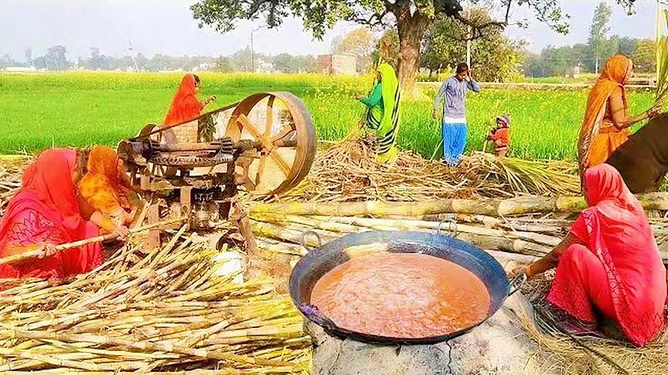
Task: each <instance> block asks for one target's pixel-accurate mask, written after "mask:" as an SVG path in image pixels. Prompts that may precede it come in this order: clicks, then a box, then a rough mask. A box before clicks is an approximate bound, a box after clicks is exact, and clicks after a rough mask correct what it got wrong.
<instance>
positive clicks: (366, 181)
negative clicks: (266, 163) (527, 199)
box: [278, 136, 580, 202]
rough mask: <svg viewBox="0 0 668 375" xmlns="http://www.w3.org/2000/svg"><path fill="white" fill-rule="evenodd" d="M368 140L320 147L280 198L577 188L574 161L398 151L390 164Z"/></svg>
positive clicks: (409, 197)
mask: <svg viewBox="0 0 668 375" xmlns="http://www.w3.org/2000/svg"><path fill="white" fill-rule="evenodd" d="M372 143H373V142H372V140H369V139H368V138H355V137H352V136H351V137H350V138H348V139H346V140H344V141H342V142H338V143H335V144H333V145H330V146H329V147H326V148H324V149H323V150H322V151H321V152H319V153H318V156H317V158H316V160H315V162H314V164H313V166H312V168H311V171H310V172H309V174H308V176H307V177H306V179H305V180H304V181H303V182H302V183H301V184H300V185H299V186H298V187H297V188H296V189H293V190H292V191H290V192H288V193H287V195H284V196H281V197H280V198H278V200H280V201H282V202H302V201H304V200H306V201H317V202H351V201H360V200H371V199H372V200H379V201H404V202H419V201H425V200H432V199H447V198H470V197H479V198H484V197H514V196H516V195H517V194H518V193H520V194H522V193H524V194H539V195H556V194H576V193H578V192H579V190H580V185H579V179H578V177H577V167H576V165H575V163H572V162H565V161H530V160H521V159H512V158H506V159H500V158H497V157H495V156H493V155H491V154H485V153H474V154H473V155H471V156H467V157H464V158H463V160H462V162H461V163H460V164H459V165H457V166H448V165H446V164H444V163H443V162H441V161H439V160H427V159H424V158H422V157H420V156H418V155H415V154H413V153H410V152H401V153H400V156H399V159H398V160H397V162H396V163H394V164H392V165H384V164H379V163H377V162H376V160H375V154H374V151H373V146H372Z"/></svg>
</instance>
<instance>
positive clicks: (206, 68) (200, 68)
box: [192, 62, 213, 73]
mask: <svg viewBox="0 0 668 375" xmlns="http://www.w3.org/2000/svg"><path fill="white" fill-rule="evenodd" d="M212 69H213V64H212V63H208V62H205V63H201V64H199V65H197V66H196V67H194V68H193V69H192V72H193V73H197V72H210V71H211V70H212Z"/></svg>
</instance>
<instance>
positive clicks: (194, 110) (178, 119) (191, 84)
mask: <svg viewBox="0 0 668 375" xmlns="http://www.w3.org/2000/svg"><path fill="white" fill-rule="evenodd" d="M196 88H197V82H196V81H195V76H194V75H193V74H190V73H189V74H186V75H185V76H183V79H182V80H181V85H180V86H179V90H178V91H177V92H176V95H174V99H173V100H172V105H171V107H170V108H169V112H168V113H167V116H166V117H165V125H176V124H181V123H185V122H188V121H191V120H194V119H196V118H197V117H199V116H200V114H201V111H202V109H203V108H204V106H203V105H202V103H200V102H199V101H198V100H197V97H196V94H197V92H196Z"/></svg>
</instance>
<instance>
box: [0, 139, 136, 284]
mask: <svg viewBox="0 0 668 375" xmlns="http://www.w3.org/2000/svg"><path fill="white" fill-rule="evenodd" d="M85 159H86V157H85V154H84V153H81V152H77V151H76V150H71V149H50V150H47V151H44V152H43V153H42V154H41V155H40V156H39V157H38V158H37V160H36V161H35V162H34V163H32V164H31V165H30V166H29V167H28V168H27V169H26V171H25V172H24V174H23V185H22V187H21V189H20V190H19V192H18V193H17V194H16V195H15V196H14V198H12V199H11V201H10V202H9V204H8V205H7V210H6V211H5V215H4V216H3V218H2V221H1V222H0V256H1V257H7V256H11V255H15V254H20V253H23V252H27V251H31V250H38V249H42V250H43V251H44V255H43V256H40V257H39V258H34V259H30V260H26V261H23V262H19V263H11V264H2V265H0V278H5V279H6V278H42V279H56V280H57V279H63V278H66V277H69V276H73V275H76V274H80V273H86V272H89V271H92V270H93V269H94V268H95V267H97V266H99V265H100V264H101V263H102V258H103V256H102V248H101V245H100V243H95V244H89V245H85V246H81V247H78V248H74V249H69V250H64V251H58V252H56V251H55V249H54V247H55V246H56V245H59V244H63V243H69V242H74V241H78V240H82V239H86V238H91V237H96V236H98V235H99V233H100V231H104V232H107V233H116V234H118V235H119V236H125V235H127V228H126V227H124V226H122V225H121V226H119V225H117V224H116V223H114V222H113V221H111V220H109V219H108V218H106V217H105V216H104V215H102V214H101V213H100V212H99V211H94V210H92V209H88V204H87V203H86V201H85V200H84V199H82V198H81V197H80V196H79V194H78V190H77V188H76V183H77V182H78V180H80V179H81V178H82V177H83V176H84V174H85V173H86V172H85V165H86V160H85ZM87 211H89V212H87Z"/></svg>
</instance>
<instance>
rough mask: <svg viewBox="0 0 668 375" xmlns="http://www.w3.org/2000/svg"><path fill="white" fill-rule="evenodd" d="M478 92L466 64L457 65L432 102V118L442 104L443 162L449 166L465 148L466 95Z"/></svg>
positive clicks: (457, 159)
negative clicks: (469, 92) (470, 92)
mask: <svg viewBox="0 0 668 375" xmlns="http://www.w3.org/2000/svg"><path fill="white" fill-rule="evenodd" d="M468 90H471V91H474V92H480V85H478V83H477V82H476V81H474V80H473V78H471V71H470V70H469V66H468V65H467V64H466V63H461V64H459V65H457V71H456V74H455V75H454V76H453V77H452V78H450V79H448V80H447V81H445V82H443V85H441V88H440V89H438V93H437V94H436V100H435V101H434V118H435V119H437V118H438V107H439V105H440V104H441V101H443V100H444V101H445V102H444V103H443V160H445V162H446V163H448V164H450V165H456V164H457V163H459V159H460V158H461V156H462V153H464V148H465V147H466V135H467V129H466V93H467V92H468Z"/></svg>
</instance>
